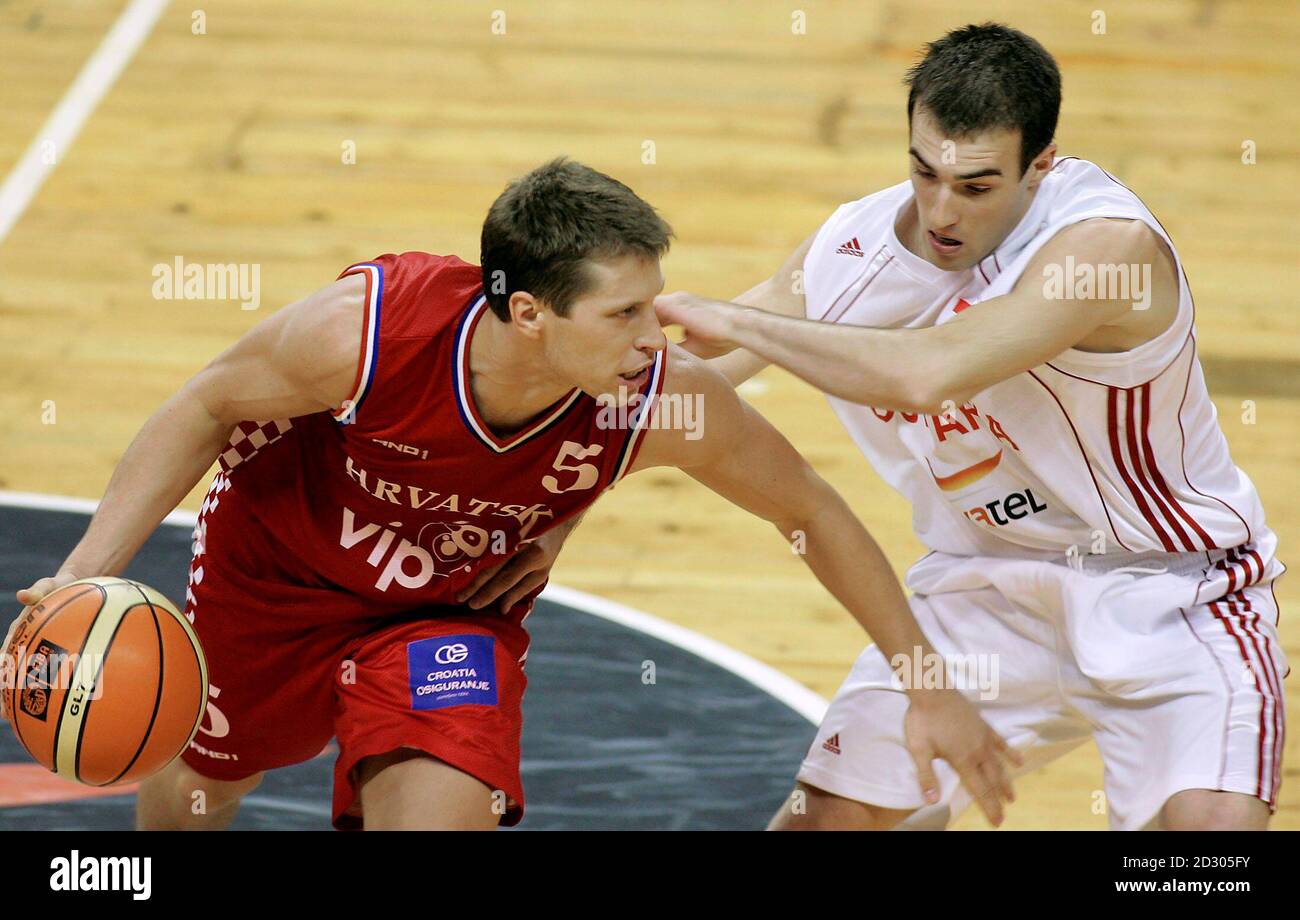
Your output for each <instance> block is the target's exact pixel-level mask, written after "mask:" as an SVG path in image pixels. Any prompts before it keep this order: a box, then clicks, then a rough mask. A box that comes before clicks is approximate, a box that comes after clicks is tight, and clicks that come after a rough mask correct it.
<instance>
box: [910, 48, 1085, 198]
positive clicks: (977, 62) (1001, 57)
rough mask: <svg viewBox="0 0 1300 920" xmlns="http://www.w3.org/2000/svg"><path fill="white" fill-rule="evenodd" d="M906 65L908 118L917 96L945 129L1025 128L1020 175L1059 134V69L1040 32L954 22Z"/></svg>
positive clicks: (956, 133)
mask: <svg viewBox="0 0 1300 920" xmlns="http://www.w3.org/2000/svg"><path fill="white" fill-rule="evenodd" d="M926 49H927V50H926V55H925V58H924V59H923V60H922V61H921V62H920V63H919V64H917V65H916V66H915V67H913V68H912V69H911V70H909V71H908V72H907V77H906V78H905V79H904V81H903V82H904V83H906V84H907V86H909V87H910V88H911V89H910V91H909V92H908V94H907V124H908V127H909V128H910V127H911V124H912V113H913V112H914V111H915V110H916V105H917V103H920V104H921V105H924V106H925V110H926V111H927V112H929V113H930V115H932V116H933V117H934V119H935V121H937V122H938V123H939V127H940V128H941V129H943V131H944V132H945V133H947V134H949V135H951V136H953V137H969V136H970V135H971V134H974V133H976V132H979V131H983V130H987V129H989V128H1006V129H1008V130H1014V129H1019V130H1020V174H1021V175H1024V173H1025V170H1026V169H1028V168H1029V164H1030V163H1032V162H1033V160H1034V157H1036V156H1038V154H1040V153H1042V152H1043V148H1044V147H1046V146H1047V145H1048V144H1049V143H1051V141H1052V137H1053V135H1054V134H1055V133H1056V119H1057V116H1058V115H1059V114H1060V111H1061V72H1060V71H1059V70H1058V69H1057V67H1056V61H1055V60H1053V59H1052V56H1051V55H1050V54H1048V53H1047V49H1045V48H1044V47H1043V46H1042V45H1040V44H1039V43H1038V42H1036V41H1034V39H1032V38H1030V37H1029V36H1028V35H1026V34H1025V33H1023V32H1019V31H1017V30H1016V29H1013V28H1011V27H1009V26H1004V25H999V24H998V23H993V22H986V23H984V24H983V25H978V26H977V25H968V26H965V27H963V28H960V29H954V30H953V31H951V32H949V33H948V34H947V35H945V36H944V37H943V38H941V39H939V40H938V41H934V42H931V43H930V44H928V45H927V46H926Z"/></svg>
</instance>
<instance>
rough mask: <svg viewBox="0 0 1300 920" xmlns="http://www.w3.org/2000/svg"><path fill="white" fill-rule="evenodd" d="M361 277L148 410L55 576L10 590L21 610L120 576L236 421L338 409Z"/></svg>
mask: <svg viewBox="0 0 1300 920" xmlns="http://www.w3.org/2000/svg"><path fill="white" fill-rule="evenodd" d="M364 294H365V282H364V280H363V279H362V277H361V276H360V275H351V276H349V277H347V278H343V279H341V280H339V281H336V282H334V283H333V284H331V285H330V286H329V287H326V288H323V289H322V290H320V291H317V292H316V293H314V294H311V295H310V296H308V297H306V298H304V299H302V300H300V301H298V302H297V303H294V304H291V305H290V306H287V307H284V308H283V309H281V310H278V311H277V312H275V313H274V314H272V315H271V316H268V317H267V318H266V319H264V320H262V321H261V322H260V323H258V324H257V325H256V326H254V327H253V328H252V329H250V330H249V331H248V332H247V333H245V334H244V336H243V337H242V338H241V339H240V340H239V341H238V342H236V343H235V344H234V345H232V346H231V347H230V348H228V349H226V350H225V351H224V352H222V353H221V354H220V355H218V356H217V357H216V358H214V359H213V360H212V361H211V362H210V363H209V364H208V365H207V366H206V367H204V368H203V369H202V370H201V371H199V372H198V373H197V374H195V375H194V377H192V378H191V379H190V380H189V381H187V382H186V383H185V384H184V385H183V386H182V387H181V388H180V389H179V390H178V391H177V392H176V393H174V394H173V395H172V396H171V398H169V399H168V400H167V401H166V402H165V403H163V404H162V406H161V407H160V408H159V409H158V410H157V411H156V412H154V414H153V415H152V416H150V417H149V419H148V420H147V421H146V422H145V423H144V425H143V426H142V427H141V429H140V431H139V432H138V433H137V434H136V436H135V438H134V439H133V440H132V441H131V444H130V446H129V447H127V449H126V452H125V453H124V454H123V455H122V459H121V460H120V461H119V462H118V464H117V468H116V469H115V470H114V471H113V475H112V478H111V479H110V480H109V483H108V487H107V489H106V490H105V492H104V497H103V499H102V500H101V502H100V504H99V508H98V509H97V510H96V512H95V516H94V517H93V518H92V519H91V522H90V525H89V527H88V528H87V530H86V533H85V535H84V536H83V537H82V539H81V541H80V542H79V543H78V544H77V546H76V547H75V548H74V549H73V551H72V552H71V553H70V554H69V555H68V558H67V559H66V560H65V561H64V563H63V565H62V566H60V567H59V571H58V573H56V574H55V575H54V576H52V577H49V578H42V579H40V580H39V581H37V582H36V583H35V584H33V585H32V586H31V587H29V588H26V589H24V590H20V591H18V592H17V597H18V601H19V603H21V604H24V605H26V606H31V605H33V604H36V603H39V602H40V599H41V598H42V597H44V596H45V595H46V594H49V593H50V592H51V591H53V590H54V589H55V588H57V587H60V586H61V585H63V584H66V583H68V582H70V581H73V580H75V579H77V578H82V577H88V576H92V575H116V574H119V573H120V572H121V571H122V570H123V569H124V568H126V566H127V564H128V563H129V562H130V561H131V559H132V557H134V556H135V554H136V552H138V551H139V549H140V547H141V546H142V545H143V544H144V541H145V540H146V539H148V537H149V534H151V533H152V532H153V531H154V529H155V528H156V527H157V526H158V525H159V523H161V521H162V519H163V518H164V517H166V515H167V513H168V512H170V511H171V510H172V509H173V508H175V507H176V505H177V504H178V503H179V502H180V501H181V500H182V499H183V498H184V497H185V496H186V495H187V494H188V493H189V491H190V489H192V488H194V484H195V483H197V482H198V481H199V478H200V477H201V476H203V474H204V473H206V472H207V470H208V469H209V468H210V467H211V466H212V463H213V461H215V460H216V458H217V455H218V454H219V453H220V452H221V450H222V449H223V448H224V447H225V445H226V441H227V440H228V439H229V437H230V432H231V430H232V429H233V428H234V426H235V425H236V423H238V422H239V421H241V420H243V419H255V420H256V419H274V418H292V417H294V416H299V415H307V414H310V413H312V412H318V411H321V410H324V409H333V408H337V407H339V406H340V405H341V404H342V402H343V401H344V400H345V399H347V398H348V396H349V395H350V388H351V386H352V384H353V382H354V380H355V377H356V369H357V363H358V361H359V360H360V349H361V333H362V322H363V310H364Z"/></svg>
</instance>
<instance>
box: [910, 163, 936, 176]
mask: <svg viewBox="0 0 1300 920" xmlns="http://www.w3.org/2000/svg"><path fill="white" fill-rule="evenodd" d="M912 172H914V173H916V174H917V175H918V176H920V177H921V178H922V179H933V178H934V173H932V172H926V171H925V170H924V169H921V168H919V167H916V166H913V167H912Z"/></svg>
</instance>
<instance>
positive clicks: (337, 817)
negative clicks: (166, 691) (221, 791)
mask: <svg viewBox="0 0 1300 920" xmlns="http://www.w3.org/2000/svg"><path fill="white" fill-rule="evenodd" d="M240 537H241V539H240V541H239V542H240V544H241V545H240V546H239V547H237V548H234V547H231V548H229V549H227V547H225V546H223V545H222V544H223V542H224V541H221V540H215V539H214V540H211V541H208V540H206V538H205V537H204V536H203V533H202V531H196V552H195V557H194V561H193V562H192V563H191V569H190V587H189V590H188V593H187V597H186V614H187V615H188V616H190V617H191V619H192V622H193V624H194V629H195V631H196V632H197V633H198V635H199V639H200V640H201V641H202V643H203V650H204V653H205V654H206V656H207V661H208V670H209V676H210V681H211V688H210V691H209V698H208V706H207V715H206V717H205V718H204V720H203V723H202V725H201V726H200V729H199V732H198V734H197V735H196V736H195V738H194V740H193V741H192V742H191V743H190V746H189V748H188V749H187V750H186V751H185V752H184V753H183V754H182V755H181V756H182V758H183V759H184V761H185V763H186V764H188V765H189V766H190V767H192V768H193V769H194V770H196V771H197V772H199V773H201V774H203V775H204V776H208V777H212V778H214V779H219V780H237V779H243V778H246V777H249V776H252V775H253V774H255V773H259V772H261V771H263V770H271V769H274V768H276V767H283V766H288V765H290V764H295V763H300V762H302V761H305V760H309V759H311V758H313V757H316V756H318V755H320V754H321V753H322V750H323V749H324V748H325V747H326V745H327V744H328V743H329V741H330V739H331V738H332V737H336V738H337V739H338V746H339V755H338V760H337V762H336V764H335V769H334V808H333V820H334V826H335V827H337V828H339V829H341V830H342V829H357V828H359V827H360V826H361V818H362V816H361V811H360V807H359V802H358V788H357V785H356V778H355V776H354V775H353V774H354V768H355V767H356V766H357V764H358V763H359V762H360V760H361V759H362V758H364V757H368V756H372V755H377V754H383V753H386V752H388V751H393V750H396V749H398V748H415V749H418V750H422V751H425V752H427V753H428V754H430V755H432V756H433V757H436V758H438V759H439V760H442V761H444V762H446V763H448V764H450V765H451V766H453V767H456V768H457V769H459V770H462V771H463V772H465V773H468V774H470V775H471V776H473V777H475V778H476V779H478V780H480V781H482V782H483V783H485V784H487V785H488V786H489V787H491V788H492V789H493V790H494V791H497V790H499V791H501V792H504V793H505V796H504V799H503V801H502V805H503V809H504V814H503V815H502V823H503V824H506V825H511V824H516V823H518V821H519V819H520V818H521V817H522V815H523V806H524V791H523V784H522V782H521V781H520V777H519V738H520V732H521V730H522V727H523V718H522V713H521V708H520V707H521V704H522V702H523V696H524V688H525V686H526V685H527V683H528V681H527V678H525V676H524V672H523V662H522V659H523V658H524V657H525V656H526V654H527V649H528V634H527V632H526V631H525V630H524V628H523V626H522V625H521V623H522V620H523V618H524V617H525V616H526V615H527V613H528V611H529V610H530V609H531V606H532V600H533V598H532V597H529V598H527V599H526V600H525V601H523V602H521V603H520V604H518V605H516V606H515V607H514V608H513V609H512V610H511V611H510V614H509V615H507V616H502V615H500V614H497V613H495V612H482V611H474V610H470V609H469V608H466V607H458V606H446V607H424V608H420V609H417V610H412V611H409V612H404V613H403V614H401V615H399V616H396V617H394V616H388V617H382V618H376V617H375V616H374V611H373V609H370V608H369V607H368V605H367V602H366V600H365V599H364V598H359V597H356V596H354V595H350V594H344V593H341V592H338V591H337V590H333V589H329V588H326V587H312V586H307V585H302V584H295V583H291V582H290V581H288V580H287V579H285V578H281V577H280V575H281V573H279V572H277V571H276V565H275V563H274V562H272V561H268V560H274V559H275V558H276V556H275V553H276V548H275V547H273V546H271V545H270V544H269V543H267V542H264V541H265V537H264V536H261V535H259V534H258V533H256V532H255V531H254V530H253V528H247V529H245V530H244V531H243V532H242V533H241V534H240ZM205 543H206V544H207V545H204V544H205ZM280 552H281V553H282V552H283V550H280ZM252 560H258V564H257V566H256V568H257V573H256V574H255V575H254V574H250V573H249V571H248V569H249V562H250V561H252Z"/></svg>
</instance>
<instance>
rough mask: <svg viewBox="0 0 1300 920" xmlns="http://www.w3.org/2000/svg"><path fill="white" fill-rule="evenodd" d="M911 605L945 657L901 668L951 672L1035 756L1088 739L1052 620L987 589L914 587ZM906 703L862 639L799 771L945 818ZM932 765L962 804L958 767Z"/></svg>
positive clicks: (838, 791)
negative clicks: (927, 785) (1069, 700)
mask: <svg viewBox="0 0 1300 920" xmlns="http://www.w3.org/2000/svg"><path fill="white" fill-rule="evenodd" d="M911 606H912V611H913V613H914V615H915V616H916V619H917V623H918V624H919V625H920V627H921V630H922V632H924V633H925V635H926V638H927V639H929V640H930V643H931V644H932V645H933V646H934V648H935V650H936V653H937V654H939V655H940V656H942V659H943V660H942V661H941V662H939V663H940V664H945V665H947V667H946V668H945V669H941V668H939V667H937V665H936V663H935V662H928V661H917V662H910V663H905V665H904V674H905V676H907V675H910V676H911V678H912V679H916V680H917V681H918V683H920V682H923V681H924V680H925V679H926V675H934V674H942V673H945V672H946V673H949V674H951V675H952V676H953V678H954V680H953V682H954V683H955V684H957V686H956V687H955V689H958V690H960V691H961V692H962V693H963V695H964V696H966V698H967V699H969V700H970V701H971V703H972V704H973V705H974V706H975V707H976V709H977V710H978V711H979V713H980V715H981V717H982V718H984V720H985V721H986V722H988V724H989V725H990V726H991V727H992V728H993V729H994V730H995V731H997V732H998V733H999V734H1000V735H1001V736H1002V737H1003V738H1004V739H1006V740H1007V742H1008V743H1009V744H1010V745H1011V746H1012V747H1014V748H1016V749H1017V750H1019V751H1020V752H1021V753H1022V755H1023V756H1024V757H1025V758H1026V760H1027V761H1029V762H1030V763H1033V764H1034V765H1035V766H1041V765H1042V764H1044V763H1046V762H1048V761H1050V760H1053V759H1055V758H1056V757H1059V756H1060V755H1061V754H1063V753H1065V752H1066V751H1068V750H1070V749H1071V748H1073V747H1076V746H1077V745H1079V744H1081V743H1083V742H1084V741H1085V740H1087V738H1088V733H1089V726H1088V725H1087V723H1086V722H1085V721H1083V720H1082V719H1080V718H1078V717H1077V715H1076V714H1074V713H1072V712H1070V711H1067V709H1066V707H1065V706H1064V704H1063V701H1062V700H1061V698H1060V695H1059V691H1058V689H1057V681H1056V669H1057V657H1056V651H1055V648H1056V643H1057V639H1056V636H1055V633H1054V629H1053V626H1052V625H1051V624H1050V623H1047V622H1045V621H1043V620H1042V619H1039V618H1036V617H1034V616H1033V615H1031V614H1029V613H1027V612H1025V611H1023V610H1021V609H1020V608H1018V607H1017V605H1015V604H1014V603H1013V602H1011V601H1010V600H1008V599H1007V598H1006V597H1004V596H1003V595H1001V594H1000V593H999V592H997V591H995V590H992V589H984V590H978V591H962V592H953V593H951V594H943V595H931V596H922V595H914V596H913V597H912V598H911ZM923 685H924V684H923ZM908 706H909V699H908V696H907V694H906V693H905V692H904V690H903V689H902V686H901V684H900V682H899V680H898V678H897V676H896V671H895V669H894V668H893V667H892V664H891V662H889V661H887V660H886V659H885V657H884V655H883V654H882V653H881V651H880V650H879V648H877V647H876V646H870V647H868V648H867V649H866V650H865V651H864V652H863V653H862V654H861V655H860V656H859V657H858V660H857V661H856V662H855V663H854V665H853V669H852V670H851V671H850V673H849V676H848V677H847V678H846V679H845V681H844V683H843V685H841V687H840V689H839V691H838V692H837V693H836V695H835V698H834V699H833V700H832V701H831V705H830V707H829V708H828V709H827V712H826V715H825V717H824V718H823V720H822V723H821V726H820V727H819V728H818V731H817V735H816V736H815V738H814V740H813V743H812V745H811V746H810V747H809V750H808V753H807V755H806V756H805V758H804V761H803V764H802V765H801V766H800V770H799V774H798V777H797V778H798V780H799V781H800V782H801V783H803V784H804V785H806V786H808V787H812V788H816V789H820V790H823V791H824V792H826V793H829V794H831V795H834V796H837V797H839V798H841V799H846V800H849V801H852V802H857V803H859V804H863V805H870V806H874V807H875V808H877V809H883V810H885V811H902V812H904V813H908V812H913V811H916V810H918V809H920V810H921V811H922V812H924V813H925V817H926V819H927V821H926V823H925V826H926V827H930V826H938V824H942V821H940V822H938V824H936V823H935V822H933V821H931V820H929V819H931V818H933V817H934V816H935V815H936V814H937V812H936V810H935V809H934V808H933V806H927V803H926V802H925V799H924V796H923V795H922V792H921V786H920V780H919V778H918V774H917V769H916V763H915V761H914V760H913V758H912V755H911V753H910V751H909V750H908V748H907V742H906V736H905V733H904V719H905V716H906V714H907V710H908ZM934 767H935V771H936V775H937V777H938V779H939V784H940V802H941V804H943V805H944V806H945V807H947V808H949V810H950V811H951V814H952V815H954V816H955V815H956V814H958V813H959V812H960V811H961V810H962V809H963V808H964V807H965V806H966V805H967V804H968V800H967V798H966V797H965V796H963V795H962V794H961V790H960V783H959V780H958V777H957V774H956V771H954V770H953V769H952V768H951V767H950V766H949V765H948V764H947V763H946V762H944V761H942V760H940V761H938V762H936V763H935V765H934ZM796 791H797V790H796ZM917 817H920V813H919V812H918V815H917ZM908 823H909V824H911V823H912V822H911V821H909V822H908Z"/></svg>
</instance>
